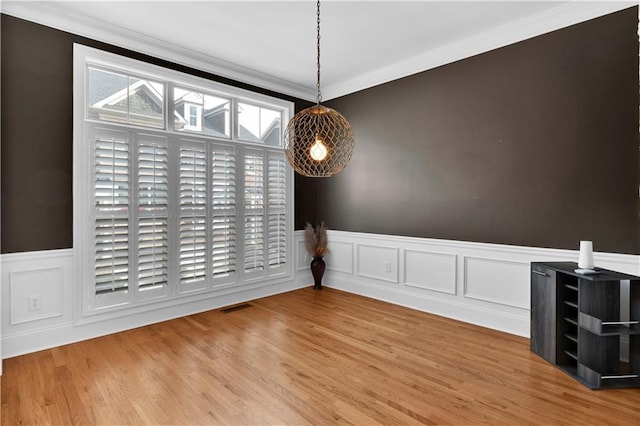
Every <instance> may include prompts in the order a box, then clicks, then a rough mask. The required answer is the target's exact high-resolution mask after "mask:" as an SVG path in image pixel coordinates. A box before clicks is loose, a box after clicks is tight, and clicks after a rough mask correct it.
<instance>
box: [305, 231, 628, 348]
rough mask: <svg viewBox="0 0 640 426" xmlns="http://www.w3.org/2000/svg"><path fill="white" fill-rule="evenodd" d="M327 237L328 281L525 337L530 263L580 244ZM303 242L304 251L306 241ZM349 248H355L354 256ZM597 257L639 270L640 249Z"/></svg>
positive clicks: (564, 256) (560, 256) (562, 255)
mask: <svg viewBox="0 0 640 426" xmlns="http://www.w3.org/2000/svg"><path fill="white" fill-rule="evenodd" d="M301 235H302V234H301V233H299V232H298V233H297V238H300V236H301ZM328 237H329V248H330V250H332V249H334V248H335V250H336V251H335V252H333V251H331V252H330V253H331V254H330V255H327V256H326V262H327V271H326V273H325V276H324V279H323V285H325V286H327V287H332V288H336V289H339V290H343V291H348V292H351V293H356V294H360V295H363V296H367V297H372V298H374V299H379V300H383V301H386V302H390V303H394V304H398V305H402V306H406V307H409V308H413V309H417V310H421V311H426V312H430V313H433V314H437V315H441V316H444V317H448V318H453V319H457V320H460V321H464V322H469V323H473V324H477V325H480V326H484V327H488V328H492V329H495V330H500V331H504V332H507V333H512V334H517V335H520V336H525V337H528V336H529V316H530V312H529V306H530V305H529V303H530V302H529V300H530V269H529V268H530V266H529V264H530V262H534V261H545V260H546V261H577V259H578V250H577V249H576V250H559V249H548V248H537V247H522V246H510V245H501V244H487V243H475V242H464V241H450V240H437V239H428V238H414V237H402V236H390V235H379V234H366V233H358V232H346V231H329V232H328ZM578 245H579V242H578V241H576V248H577V246H578ZM297 247H298V249H299V250H304V245H298V246H297ZM347 247H353V250H352V253H355V254H356V255H355V256H352V257H349V256H348V252H349V250H348V248H347ZM301 256H302V254H301V253H298V258H300V257H301ZM348 260H351V261H352V262H353V264H352V265H351V266H349V265H347V264H346V262H347V261H348ZM334 261H335V262H336V265H332V262H334ZM594 261H595V264H596V266H598V267H603V268H608V269H612V270H616V271H620V272H625V273H629V274H634V275H640V256H635V255H628V254H616V253H599V252H596V253H594ZM398 265H402V267H401V268H398ZM305 268H306V269H307V270H308V266H305ZM387 271H388V272H387ZM299 272H300V271H299ZM309 280H310V277H309V274H308V272H307V273H306V278H304V279H303V278H300V277H297V278H296V281H297V282H300V283H303V282H309ZM623 294H624V290H623ZM622 302H623V304H624V303H625V301H624V300H623V301H622Z"/></svg>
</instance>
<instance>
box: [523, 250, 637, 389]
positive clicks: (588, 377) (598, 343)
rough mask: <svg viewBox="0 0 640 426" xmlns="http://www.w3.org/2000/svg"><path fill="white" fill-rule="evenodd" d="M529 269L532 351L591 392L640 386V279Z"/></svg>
mask: <svg viewBox="0 0 640 426" xmlns="http://www.w3.org/2000/svg"><path fill="white" fill-rule="evenodd" d="M577 267H578V265H577V264H576V263H574V262H533V263H532V264H531V350H532V351H533V352H535V353H536V354H538V355H540V356H541V357H543V358H544V359H546V360H547V361H548V362H550V363H551V364H554V365H556V366H557V367H559V368H561V369H562V370H564V371H565V372H566V373H567V374H569V375H571V376H572V377H574V378H576V379H577V380H579V381H580V382H582V383H583V384H584V385H586V386H588V387H590V388H592V389H600V388H622V387H640V277H637V276H634V275H627V274H621V273H619V272H615V271H609V270H606V269H598V273H597V274H593V275H582V274H578V273H576V272H574V270H575V269H576V268H577Z"/></svg>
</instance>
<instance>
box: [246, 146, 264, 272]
mask: <svg viewBox="0 0 640 426" xmlns="http://www.w3.org/2000/svg"><path fill="white" fill-rule="evenodd" d="M249 152H250V153H246V154H245V155H244V270H245V272H251V271H260V270H263V269H264V154H263V151H257V150H251V151H249Z"/></svg>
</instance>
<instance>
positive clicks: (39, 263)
mask: <svg viewBox="0 0 640 426" xmlns="http://www.w3.org/2000/svg"><path fill="white" fill-rule="evenodd" d="M299 238H300V236H299V235H298V236H296V239H297V240H299ZM291 259H292V262H294V261H295V252H294V251H293V250H292V253H291ZM0 267H1V268H2V276H1V286H0V287H1V289H2V298H1V300H2V307H1V309H0V312H2V344H1V347H2V358H10V357H14V356H18V355H22V354H26V353H31V352H35V351H39V350H43V349H48V348H52V347H57V346H61V345H65V344H68V343H73V342H78V341H81V340H86V339H91V338H95V337H99V336H103V335H106V334H111V333H116V332H120V331H124V330H129V329H133V328H137V327H142V326H145V325H149V324H154V323H158V322H162V321H166V320H170V319H173V318H179V317H183V316H186V315H191V314H195V313H198V312H204V311H208V310H213V309H219V308H221V307H224V306H229V305H233V304H236V303H241V302H246V301H250V300H255V299H258V298H261V297H267V296H272V295H275V294H279V293H284V292H287V291H291V290H296V289H298V288H301V287H305V286H307V285H308V279H307V276H306V275H305V274H300V277H299V278H283V279H280V280H270V281H269V282H263V283H254V285H246V286H243V287H235V288H216V289H214V290H213V291H210V292H207V293H198V294H191V295H185V296H183V297H181V298H180V299H179V300H177V301H176V300H174V301H165V303H160V304H147V305H144V306H138V307H137V308H136V309H135V310H130V311H127V312H108V313H104V314H102V315H95V316H93V317H91V318H86V319H83V320H81V321H74V318H73V311H74V307H73V306H72V305H71V303H70V301H71V300H72V299H74V296H75V291H74V287H75V283H73V282H72V281H73V279H74V275H73V272H74V271H75V270H77V269H78V268H75V266H74V264H73V250H72V249H64V250H45V251H37V252H25V253H13V254H5V255H0ZM46 269H59V270H61V275H62V277H63V283H62V287H61V292H60V295H59V296H60V298H61V299H62V300H63V303H62V312H61V315H59V316H57V317H54V318H46V319H43V318H39V319H37V320H33V321H29V322H23V323H16V324H11V323H10V320H9V318H10V316H11V314H12V311H13V309H14V307H12V306H11V301H10V298H9V297H6V296H7V295H8V293H9V291H10V290H9V287H10V286H9V275H10V274H11V273H15V272H23V273H26V274H28V273H29V271H35V272H38V271H42V270H46ZM41 285H42V288H46V286H48V285H49V283H41ZM44 302H45V300H43V303H44ZM166 302H171V303H166ZM20 303H22V302H20Z"/></svg>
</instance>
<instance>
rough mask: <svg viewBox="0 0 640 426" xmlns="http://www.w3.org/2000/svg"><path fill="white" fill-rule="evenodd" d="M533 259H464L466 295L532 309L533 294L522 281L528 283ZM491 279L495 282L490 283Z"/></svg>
mask: <svg viewBox="0 0 640 426" xmlns="http://www.w3.org/2000/svg"><path fill="white" fill-rule="evenodd" d="M530 274H531V272H530V264H529V262H513V261H508V260H502V259H486V258H480V257H468V256H467V257H465V258H464V284H463V285H464V293H463V294H464V297H467V298H471V299H477V300H484V301H486V302H492V303H499V304H502V305H506V306H515V307H517V308H522V309H529V306H530V303H531V302H530V294H529V292H527V291H522V288H521V286H518V285H517V284H518V283H522V282H525V281H526V282H528V281H529V275H530ZM487 282H492V283H493V284H492V285H491V286H487V285H486V283H487Z"/></svg>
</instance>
